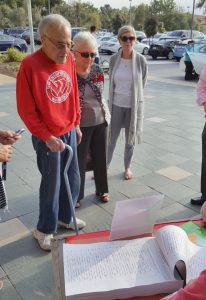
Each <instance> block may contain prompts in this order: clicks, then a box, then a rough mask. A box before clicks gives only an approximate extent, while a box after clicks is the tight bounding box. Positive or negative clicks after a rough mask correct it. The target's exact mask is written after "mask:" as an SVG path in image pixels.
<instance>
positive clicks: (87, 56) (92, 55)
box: [76, 51, 97, 58]
mask: <svg viewBox="0 0 206 300" xmlns="http://www.w3.org/2000/svg"><path fill="white" fill-rule="evenodd" d="M76 52H78V53H79V54H80V55H81V57H84V58H89V57H91V58H95V57H96V56H97V53H95V52H91V53H89V52H79V51H76Z"/></svg>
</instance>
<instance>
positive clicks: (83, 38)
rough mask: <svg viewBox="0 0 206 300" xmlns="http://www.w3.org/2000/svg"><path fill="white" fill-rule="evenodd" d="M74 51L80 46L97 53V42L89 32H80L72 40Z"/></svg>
mask: <svg viewBox="0 0 206 300" xmlns="http://www.w3.org/2000/svg"><path fill="white" fill-rule="evenodd" d="M73 42H74V47H73V49H74V51H75V50H77V49H78V47H79V46H80V45H89V46H91V47H93V48H94V49H95V51H97V41H96V39H95V37H94V36H93V35H92V34H91V33H90V32H89V31H81V32H79V33H77V34H76V35H75V37H74V39H73Z"/></svg>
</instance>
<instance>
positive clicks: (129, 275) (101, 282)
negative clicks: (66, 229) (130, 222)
mask: <svg viewBox="0 0 206 300" xmlns="http://www.w3.org/2000/svg"><path fill="white" fill-rule="evenodd" d="M63 261H64V278H65V294H66V296H71V295H76V294H83V293H92V292H100V291H109V290H115V289H124V288H130V287H136V286H141V285H146V284H154V283H163V284H164V282H168V281H170V282H171V281H172V282H174V281H175V280H174V276H173V274H172V272H171V271H170V269H169V266H168V264H167V263H166V261H165V259H164V257H163V255H162V253H161V251H160V249H159V247H158V244H157V242H156V238H154V237H147V238H141V239H135V240H126V241H125V240H124V241H113V242H104V243H96V244H79V245H77V244H76V245H74V244H73V245H71V244H64V245H63Z"/></svg>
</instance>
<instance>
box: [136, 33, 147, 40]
mask: <svg viewBox="0 0 206 300" xmlns="http://www.w3.org/2000/svg"><path fill="white" fill-rule="evenodd" d="M135 32H136V36H137V40H138V41H139V42H141V41H142V40H143V39H145V38H146V37H147V36H146V34H145V32H144V31H138V30H135Z"/></svg>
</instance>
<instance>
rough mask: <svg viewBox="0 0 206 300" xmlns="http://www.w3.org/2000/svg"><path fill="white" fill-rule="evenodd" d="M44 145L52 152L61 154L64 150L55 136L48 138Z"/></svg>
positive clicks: (61, 143)
mask: <svg viewBox="0 0 206 300" xmlns="http://www.w3.org/2000/svg"><path fill="white" fill-rule="evenodd" d="M46 145H47V147H48V148H49V149H50V150H51V151H52V152H58V151H60V152H62V151H64V149H65V145H64V143H63V142H62V140H60V139H58V138H56V137H55V136H50V138H49V139H48V140H47V141H46Z"/></svg>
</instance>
